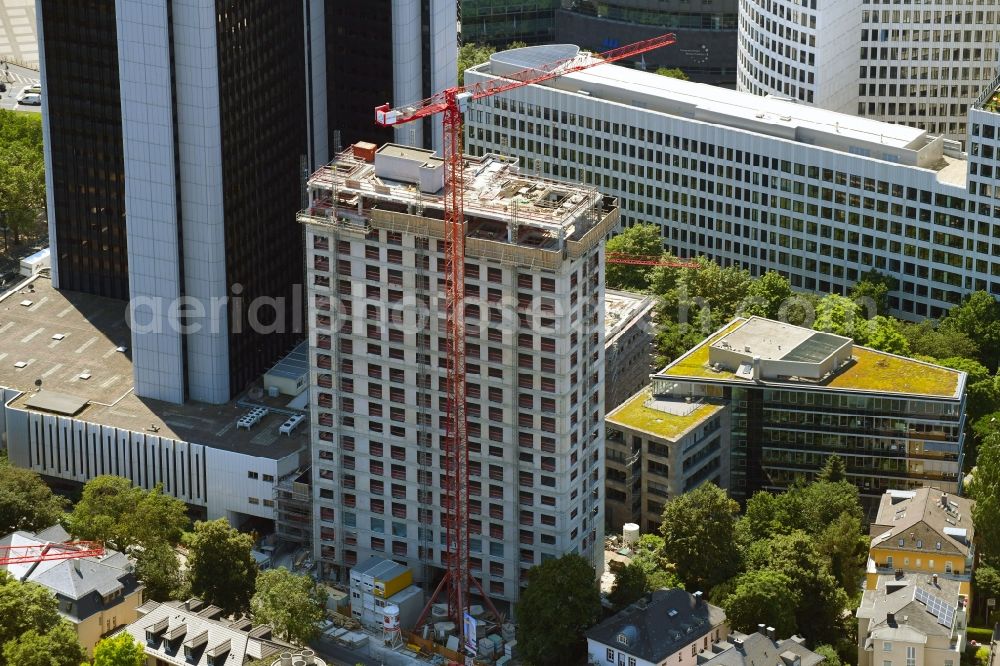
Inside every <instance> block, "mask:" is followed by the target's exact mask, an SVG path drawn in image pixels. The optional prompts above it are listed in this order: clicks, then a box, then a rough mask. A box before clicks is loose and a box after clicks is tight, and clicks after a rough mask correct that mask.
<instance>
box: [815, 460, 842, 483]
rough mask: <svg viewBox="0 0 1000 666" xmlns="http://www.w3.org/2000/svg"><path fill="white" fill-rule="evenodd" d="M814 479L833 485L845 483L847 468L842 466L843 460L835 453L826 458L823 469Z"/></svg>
mask: <svg viewBox="0 0 1000 666" xmlns="http://www.w3.org/2000/svg"><path fill="white" fill-rule="evenodd" d="M816 478H817V480H819V481H832V482H833V483H836V482H837V481H846V480H847V467H846V466H845V465H844V459H843V458H841V457H840V456H838V455H837V454H836V453H835V454H833V455H832V456H830V457H829V458H827V459H826V463H825V464H824V465H823V469H821V470H820V472H819V476H817V477H816Z"/></svg>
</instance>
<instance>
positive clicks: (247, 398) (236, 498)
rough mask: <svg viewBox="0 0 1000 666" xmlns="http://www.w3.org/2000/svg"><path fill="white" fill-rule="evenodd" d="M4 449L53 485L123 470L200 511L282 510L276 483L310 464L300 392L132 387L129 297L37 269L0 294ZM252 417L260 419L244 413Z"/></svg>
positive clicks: (269, 517)
mask: <svg viewBox="0 0 1000 666" xmlns="http://www.w3.org/2000/svg"><path fill="white" fill-rule="evenodd" d="M0 310H2V311H3V312H4V317H3V323H2V324H0V339H2V340H3V344H2V346H0V448H2V449H6V452H7V457H8V458H9V460H10V462H11V463H13V464H14V465H16V466H17V467H21V468H24V469H30V470H32V471H34V472H37V473H38V474H40V475H42V477H43V478H44V479H45V480H46V481H47V482H48V483H50V484H51V485H53V486H55V487H59V488H63V489H70V490H79V488H80V487H81V485H82V484H84V483H86V482H87V481H89V480H91V479H93V478H94V477H96V476H101V475H105V474H111V475H115V476H121V477H124V478H126V479H128V480H129V481H131V483H132V484H133V485H134V486H138V487H140V488H145V489H147V490H148V489H151V488H154V487H155V486H156V485H157V484H161V485H162V488H163V492H164V493H165V494H167V495H170V496H172V497H175V498H177V499H179V500H181V501H183V502H184V503H185V504H187V505H188V507H189V509H190V510H191V513H192V514H193V515H195V516H198V517H200V518H208V519H215V518H226V519H228V520H229V521H230V522H231V523H232V524H233V525H234V526H236V527H239V526H240V525H242V524H243V523H244V522H245V521H247V520H251V519H258V520H263V521H275V520H276V519H277V517H278V516H277V511H276V501H275V487H276V486H277V484H278V483H280V482H281V481H282V480H283V479H285V478H286V477H288V476H289V475H293V474H294V473H295V472H296V471H297V470H302V469H304V468H305V467H307V466H308V463H309V438H308V437H309V429H308V426H307V425H306V424H305V423H302V422H301V421H300V422H299V425H298V427H297V428H292V429H289V428H283V426H284V425H285V424H286V423H287V421H288V419H289V417H292V416H299V417H301V419H304V418H305V413H306V409H305V404H306V400H305V395H306V393H305V392H304V391H300V397H299V398H298V400H299V401H300V402H301V407H299V408H295V407H292V406H289V404H290V403H294V402H295V400H296V398H295V397H291V398H290V397H289V396H287V395H282V394H280V392H279V393H278V394H277V395H276V396H270V395H268V394H267V393H266V392H265V391H263V390H262V388H263V387H262V386H260V385H258V386H256V387H254V388H252V389H250V391H249V392H248V393H245V394H242V395H240V396H239V397H238V398H237V399H236V400H234V401H233V402H230V403H227V404H224V405H209V404H204V403H194V402H189V403H186V404H182V405H176V404H172V403H167V402H161V401H157V400H150V399H147V398H140V397H139V396H137V395H136V394H135V384H134V383H133V381H132V376H133V367H132V361H131V359H130V358H129V356H128V341H129V330H128V326H127V325H126V322H125V320H124V316H123V315H124V304H122V303H121V302H120V301H116V300H113V299H109V298H103V297H99V296H92V295H89V294H81V293H77V292H68V291H59V290H57V289H54V288H53V287H52V283H51V281H50V280H49V279H48V278H47V277H42V276H38V277H35V278H33V279H31V280H30V281H26V282H25V283H23V284H22V285H21V286H19V287H18V288H17V289H15V290H12V291H9V292H7V293H5V294H0ZM247 417H251V418H249V419H248V418H247Z"/></svg>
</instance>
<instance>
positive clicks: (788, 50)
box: [737, 0, 1000, 141]
mask: <svg viewBox="0 0 1000 666" xmlns="http://www.w3.org/2000/svg"><path fill="white" fill-rule="evenodd" d="M998 39H1000V7H998V6H997V5H996V4H995V3H985V4H984V3H983V2H978V1H976V0H944V2H937V3H935V4H933V5H931V4H928V3H926V2H923V1H915V0H903V1H902V2H900V1H898V0H865V1H864V2H862V1H861V0H740V20H739V54H738V60H739V62H738V77H737V78H738V89H739V90H742V91H746V92H752V93H755V94H759V95H764V94H768V95H777V96H781V97H788V98H791V99H795V100H798V101H800V102H804V103H807V104H815V105H816V106H820V107H823V108H826V109H831V110H835V111H843V112H845V113H857V114H858V115H861V116H865V117H867V118H875V119H878V120H885V121H887V122H894V123H902V124H906V125H912V126H914V127H919V128H921V129H926V130H927V131H928V132H929V133H930V134H932V135H942V136H944V137H946V138H949V139H952V140H958V141H964V140H965V135H966V121H967V114H968V109H969V104H970V103H971V102H972V100H974V99H975V98H976V97H977V96H978V95H979V93H980V92H981V91H982V88H983V87H984V86H985V85H987V84H988V83H989V82H990V81H991V80H992V79H993V76H994V75H995V74H996V71H997V63H998V53H1000V50H998V47H997V43H998Z"/></svg>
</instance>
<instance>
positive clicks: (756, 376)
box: [753, 356, 760, 382]
mask: <svg viewBox="0 0 1000 666" xmlns="http://www.w3.org/2000/svg"><path fill="white" fill-rule="evenodd" d="M753 380H754V381H755V382H760V356H754V357H753Z"/></svg>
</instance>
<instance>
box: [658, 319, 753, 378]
mask: <svg viewBox="0 0 1000 666" xmlns="http://www.w3.org/2000/svg"><path fill="white" fill-rule="evenodd" d="M746 322H747V320H746V319H737V320H735V321H733V322H731V323H730V324H729V325H728V326H726V327H725V328H724V329H722V330H721V331H719V332H718V333H716V334H714V335H712V336H711V337H710V338H708V339H706V340H704V341H703V342H702V343H701V344H700V345H698V346H697V347H695V348H694V349H693V350H691V351H689V352H688V353H687V354H686V355H684V356H682V357H681V358H679V359H678V360H676V361H674V362H673V363H672V364H671V365H669V366H667V368H666V369H665V370H664V371H663V374H665V375H671V376H676V377H706V378H710V379H732V378H733V373H732V372H729V371H728V370H722V371H721V372H716V371H715V370H712V369H710V368H709V367H708V348H709V347H711V346H712V345H713V344H714V343H715V342H716V341H718V340H721V339H722V338H724V337H725V336H727V335H729V334H730V333H732V332H733V331H735V330H736V329H737V328H739V327H740V326H742V325H743V324H745V323H746Z"/></svg>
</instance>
